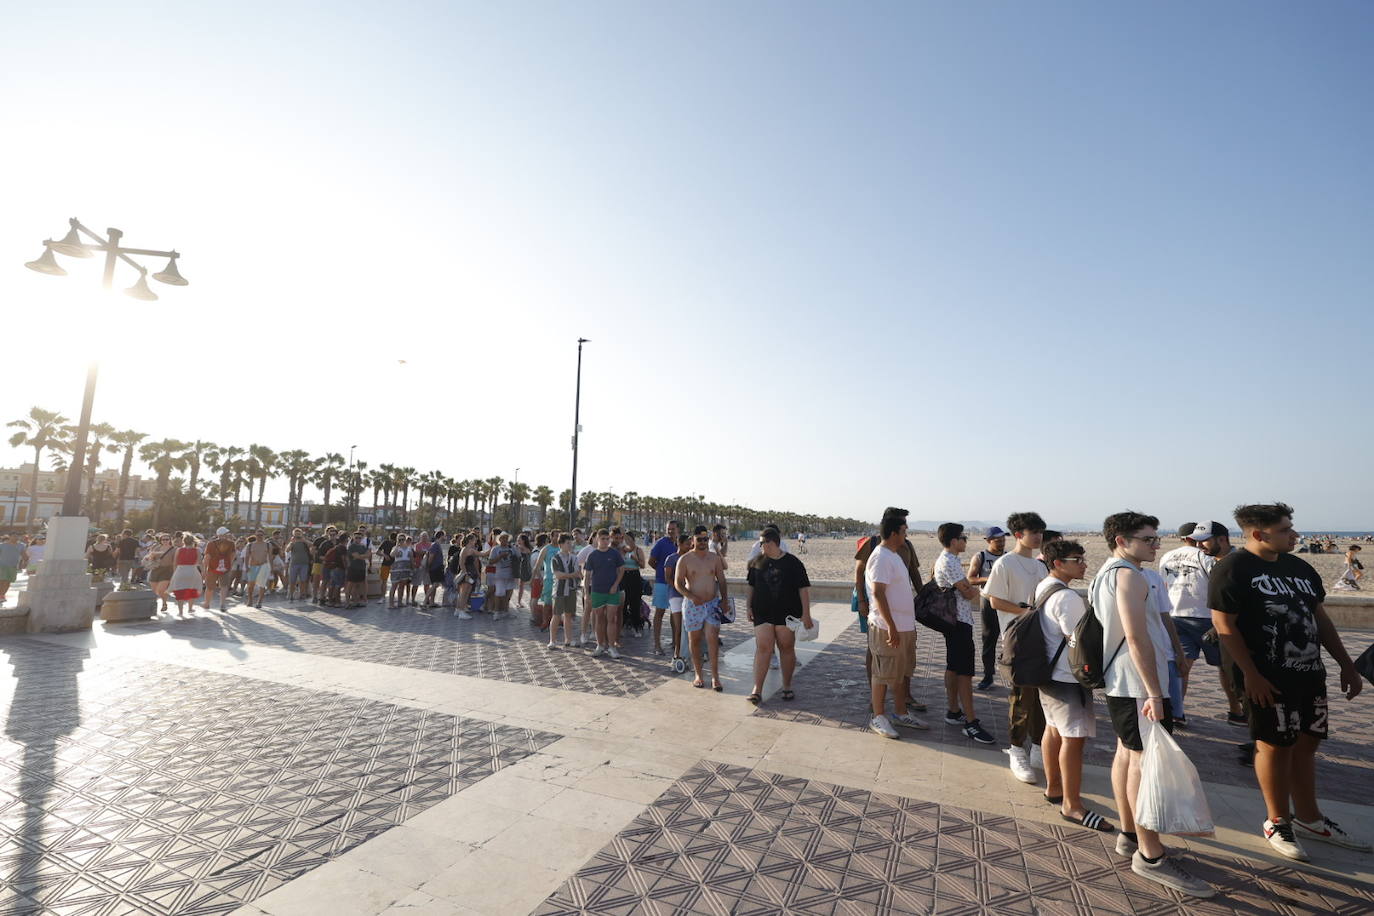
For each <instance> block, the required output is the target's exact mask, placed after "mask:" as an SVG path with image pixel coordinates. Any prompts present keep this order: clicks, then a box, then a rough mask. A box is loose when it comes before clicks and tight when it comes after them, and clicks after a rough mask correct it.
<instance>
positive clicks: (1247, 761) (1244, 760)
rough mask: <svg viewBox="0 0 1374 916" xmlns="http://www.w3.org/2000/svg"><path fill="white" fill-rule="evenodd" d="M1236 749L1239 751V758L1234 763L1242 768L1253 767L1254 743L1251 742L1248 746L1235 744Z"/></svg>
mask: <svg viewBox="0 0 1374 916" xmlns="http://www.w3.org/2000/svg"><path fill="white" fill-rule="evenodd" d="M1236 748H1237V750H1239V751H1240V758H1239V759H1238V760H1237V761H1236V762H1237V763H1239V764H1240V765H1241V766H1243V767H1253V766H1254V765H1255V743H1254V742H1253V741H1252V742H1250V743H1249V744H1237V745H1236Z"/></svg>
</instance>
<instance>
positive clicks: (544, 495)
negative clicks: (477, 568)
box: [534, 484, 657, 562]
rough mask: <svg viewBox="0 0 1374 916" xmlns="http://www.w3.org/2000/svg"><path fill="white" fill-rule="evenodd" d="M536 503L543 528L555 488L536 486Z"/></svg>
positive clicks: (540, 524)
mask: <svg viewBox="0 0 1374 916" xmlns="http://www.w3.org/2000/svg"><path fill="white" fill-rule="evenodd" d="M534 504H535V505H536V506H538V507H539V527H540V528H543V527H545V525H546V523H547V522H548V520H549V506H552V505H553V490H550V489H549V488H548V487H546V486H544V485H543V484H540V485H539V486H537V487H535V488H534ZM655 562H657V561H655Z"/></svg>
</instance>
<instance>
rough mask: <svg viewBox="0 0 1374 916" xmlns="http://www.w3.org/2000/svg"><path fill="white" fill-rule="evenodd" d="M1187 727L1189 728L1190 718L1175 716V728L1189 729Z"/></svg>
mask: <svg viewBox="0 0 1374 916" xmlns="http://www.w3.org/2000/svg"><path fill="white" fill-rule="evenodd" d="M1187 727H1188V717H1187V716H1174V728H1187Z"/></svg>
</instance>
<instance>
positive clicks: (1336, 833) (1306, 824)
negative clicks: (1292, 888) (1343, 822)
mask: <svg viewBox="0 0 1374 916" xmlns="http://www.w3.org/2000/svg"><path fill="white" fill-rule="evenodd" d="M1292 823H1293V824H1294V826H1295V828H1296V829H1295V830H1294V831H1293V833H1294V834H1295V835H1296V836H1297V837H1298V838H1300V839H1303V840H1316V841H1317V842H1318V843H1330V844H1331V845H1332V846H1340V847H1342V848H1344V849H1354V850H1358V851H1359V852H1371V851H1374V846H1370V845H1369V843H1367V842H1365V841H1364V840H1361V839H1359V838H1357V837H1353V836H1351V835H1350V834H1348V833H1346V832H1345V831H1344V830H1342V829H1341V828H1340V826H1339V825H1338V824H1337V823H1336V822H1335V821H1333V820H1332V819H1331V818H1329V817H1322V818H1318V819H1317V820H1315V821H1300V820H1298V819H1297V818H1296V817H1295V818H1293V821H1292Z"/></svg>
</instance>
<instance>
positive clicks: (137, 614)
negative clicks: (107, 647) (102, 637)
mask: <svg viewBox="0 0 1374 916" xmlns="http://www.w3.org/2000/svg"><path fill="white" fill-rule="evenodd" d="M155 616H157V595H154V594H153V593H152V591H151V590H150V589H146V588H134V589H128V590H125V591H119V590H115V591H113V592H110V593H109V594H108V595H106V596H105V600H104V601H102V602H101V603H100V619H101V620H103V621H105V622H106V623H119V622H120V621H124V620H152V619H153V618H154V617H155Z"/></svg>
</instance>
